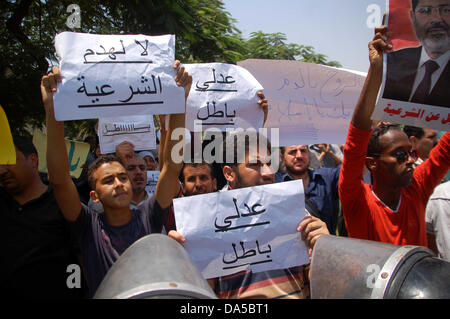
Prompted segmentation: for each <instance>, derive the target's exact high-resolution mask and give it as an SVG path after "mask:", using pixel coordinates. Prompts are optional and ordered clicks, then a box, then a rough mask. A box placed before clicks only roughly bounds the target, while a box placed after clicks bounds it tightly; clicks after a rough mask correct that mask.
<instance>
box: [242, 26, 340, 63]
mask: <svg viewBox="0 0 450 319" xmlns="http://www.w3.org/2000/svg"><path fill="white" fill-rule="evenodd" d="M247 49H248V53H247V56H246V58H254V59H274V60H297V61H301V62H312V63H317V64H324V65H329V66H336V67H340V66H341V65H340V63H339V62H336V61H327V57H326V56H325V55H323V54H317V53H316V52H314V48H313V47H312V46H304V45H300V44H295V43H286V35H285V34H283V33H281V32H277V33H264V32H262V31H257V32H252V33H251V34H250V39H249V40H248V41H247Z"/></svg>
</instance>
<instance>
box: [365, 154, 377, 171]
mask: <svg viewBox="0 0 450 319" xmlns="http://www.w3.org/2000/svg"><path fill="white" fill-rule="evenodd" d="M366 166H367V168H368V169H369V171H371V172H374V171H376V170H377V167H378V165H377V161H376V160H375V158H374V157H366Z"/></svg>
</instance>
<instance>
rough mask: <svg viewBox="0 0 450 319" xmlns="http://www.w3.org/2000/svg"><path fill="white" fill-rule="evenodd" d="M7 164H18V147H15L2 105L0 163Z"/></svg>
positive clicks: (0, 117)
mask: <svg viewBox="0 0 450 319" xmlns="http://www.w3.org/2000/svg"><path fill="white" fill-rule="evenodd" d="M5 164H6V165H14V164H16V149H15V148H14V143H13V139H12V136H11V129H10V128H9V123H8V119H7V118H6V114H5V111H3V108H2V106H1V105H0V165H5Z"/></svg>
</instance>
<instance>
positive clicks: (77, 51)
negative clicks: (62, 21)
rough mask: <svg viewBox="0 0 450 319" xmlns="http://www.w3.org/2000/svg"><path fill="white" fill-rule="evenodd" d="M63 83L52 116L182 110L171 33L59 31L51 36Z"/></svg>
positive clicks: (88, 116)
mask: <svg viewBox="0 0 450 319" xmlns="http://www.w3.org/2000/svg"><path fill="white" fill-rule="evenodd" d="M55 48H56V53H57V55H58V56H59V57H60V68H61V75H62V77H63V80H62V85H60V87H59V90H58V92H57V93H56V94H55V117H56V119H57V120H59V121H61V120H77V119H88V118H102V117H116V116H124V115H129V114H132V115H143V114H170V113H184V90H183V88H182V87H177V86H176V83H175V81H174V79H173V78H174V76H175V70H173V68H172V66H173V62H174V51H175V36H173V35H163V36H146V35H142V34H138V35H98V34H86V33H75V32H63V33H60V34H58V35H57V36H56V38H55Z"/></svg>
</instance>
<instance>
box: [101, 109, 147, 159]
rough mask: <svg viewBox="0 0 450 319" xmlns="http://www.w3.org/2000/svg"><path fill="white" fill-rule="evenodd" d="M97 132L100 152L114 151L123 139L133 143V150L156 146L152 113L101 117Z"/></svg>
mask: <svg viewBox="0 0 450 319" xmlns="http://www.w3.org/2000/svg"><path fill="white" fill-rule="evenodd" d="M97 134H98V139H99V143H100V151H101V153H102V154H108V153H115V152H116V146H117V145H119V144H120V143H122V142H124V141H128V142H131V143H133V145H134V150H135V151H143V150H152V149H155V148H156V135H155V124H154V122H153V115H137V116H127V117H115V118H101V119H99V121H98V131H97Z"/></svg>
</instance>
